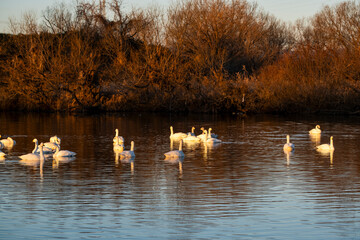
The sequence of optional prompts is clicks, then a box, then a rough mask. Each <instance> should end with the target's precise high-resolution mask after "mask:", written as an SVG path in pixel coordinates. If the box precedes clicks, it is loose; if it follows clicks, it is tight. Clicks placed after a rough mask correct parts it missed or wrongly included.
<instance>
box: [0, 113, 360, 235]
mask: <svg viewBox="0 0 360 240" xmlns="http://www.w3.org/2000/svg"><path fill="white" fill-rule="evenodd" d="M359 120H360V118H359V117H332V116H323V117H316V116H312V117H308V116H307V117H304V116H296V117H276V116H254V117H249V118H246V119H240V118H237V117H236V116H221V115H190V116H181V115H166V114H162V115H159V114H119V115H99V116H67V115H66V116H62V115H57V114H50V115H49V114H20V113H19V114H18V113H0V134H1V135H3V137H2V138H4V136H7V135H8V136H11V137H12V138H13V139H14V140H15V141H16V143H17V144H16V145H15V146H14V147H13V148H12V149H9V150H8V149H3V150H2V151H3V152H5V153H7V156H6V158H5V159H3V160H0V181H1V190H0V201H1V208H0V239H50V238H51V239H93V238H100V239H118V238H122V239H240V238H243V239H360V147H359V146H360V121H359ZM316 124H319V125H320V126H321V128H322V129H323V133H322V135H321V138H320V139H318V141H320V142H321V143H329V137H330V136H334V145H335V151H334V153H333V154H332V155H331V154H322V153H318V152H317V151H316V150H315V149H314V146H315V145H316V144H317V143H316V142H315V140H314V139H310V137H309V134H308V131H309V130H310V129H311V128H313V127H314V126H315V125H316ZM170 125H173V126H174V129H175V131H176V132H178V131H182V132H188V131H190V129H191V127H192V126H195V127H196V130H195V131H196V132H197V133H200V130H199V129H200V127H202V126H203V127H205V128H209V127H211V128H212V129H213V132H215V133H216V134H218V135H219V138H220V139H221V140H222V141H223V142H222V143H221V144H219V145H217V146H204V145H203V144H198V145H190V146H189V145H185V146H184V153H185V158H184V161H183V162H182V168H180V165H179V163H178V162H176V161H174V162H171V161H164V155H163V154H164V153H165V152H167V151H169V150H170V140H169V134H170V133H169V132H170V130H169V127H170ZM115 128H118V129H119V132H120V135H122V136H123V137H124V138H125V148H126V149H129V148H130V141H132V140H133V141H134V142H135V154H136V157H135V159H134V161H133V162H131V161H121V160H120V159H118V158H117V156H116V154H115V153H114V151H113V146H112V138H113V137H114V134H115ZM55 134H56V135H58V136H59V137H60V138H61V140H62V142H61V147H62V149H66V150H71V151H74V152H76V153H77V156H76V158H75V159H73V160H72V161H63V162H56V161H53V159H52V158H49V159H47V160H46V162H45V164H44V166H43V169H42V171H40V167H39V166H25V165H22V164H20V162H19V158H18V156H20V155H22V154H25V153H29V152H31V150H32V149H33V147H34V145H33V142H32V139H33V138H37V139H38V140H39V141H40V142H46V141H49V138H50V137H51V136H53V135H55ZM286 134H290V136H291V142H292V143H294V144H295V151H294V152H293V153H292V154H290V155H288V156H287V155H286V154H285V153H284V152H283V150H282V147H283V145H284V143H285V142H286ZM177 147H178V143H176V142H175V143H174V148H177Z"/></svg>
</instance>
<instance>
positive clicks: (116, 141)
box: [113, 129, 124, 145]
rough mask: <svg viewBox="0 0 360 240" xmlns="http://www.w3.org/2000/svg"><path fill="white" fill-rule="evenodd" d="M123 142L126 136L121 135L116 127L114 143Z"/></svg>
mask: <svg viewBox="0 0 360 240" xmlns="http://www.w3.org/2000/svg"><path fill="white" fill-rule="evenodd" d="M117 143H119V144H123V143H124V138H123V137H122V136H119V129H115V137H114V138H113V144H114V145H115V144H117Z"/></svg>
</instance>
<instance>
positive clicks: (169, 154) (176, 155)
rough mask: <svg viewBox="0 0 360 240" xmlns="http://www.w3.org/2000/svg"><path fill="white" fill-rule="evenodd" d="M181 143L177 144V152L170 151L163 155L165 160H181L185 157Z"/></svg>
mask: <svg viewBox="0 0 360 240" xmlns="http://www.w3.org/2000/svg"><path fill="white" fill-rule="evenodd" d="M182 145H183V141H182V140H180V143H179V150H172V151H169V152H167V153H164V155H165V159H171V158H182V157H184V156H185V154H184V152H183V150H182Z"/></svg>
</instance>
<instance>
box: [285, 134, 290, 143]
mask: <svg viewBox="0 0 360 240" xmlns="http://www.w3.org/2000/svg"><path fill="white" fill-rule="evenodd" d="M286 142H287V143H290V136H289V135H287V136H286Z"/></svg>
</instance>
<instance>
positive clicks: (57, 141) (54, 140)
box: [44, 135, 61, 152]
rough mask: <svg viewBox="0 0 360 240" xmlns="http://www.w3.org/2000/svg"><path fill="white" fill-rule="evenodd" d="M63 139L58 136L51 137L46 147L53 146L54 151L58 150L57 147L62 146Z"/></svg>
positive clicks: (45, 144)
mask: <svg viewBox="0 0 360 240" xmlns="http://www.w3.org/2000/svg"><path fill="white" fill-rule="evenodd" d="M60 144H61V139H60V138H59V137H58V136H56V135H55V136H53V137H51V138H50V141H49V142H46V143H44V147H47V148H51V150H52V151H53V152H55V151H56V148H57V147H60Z"/></svg>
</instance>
